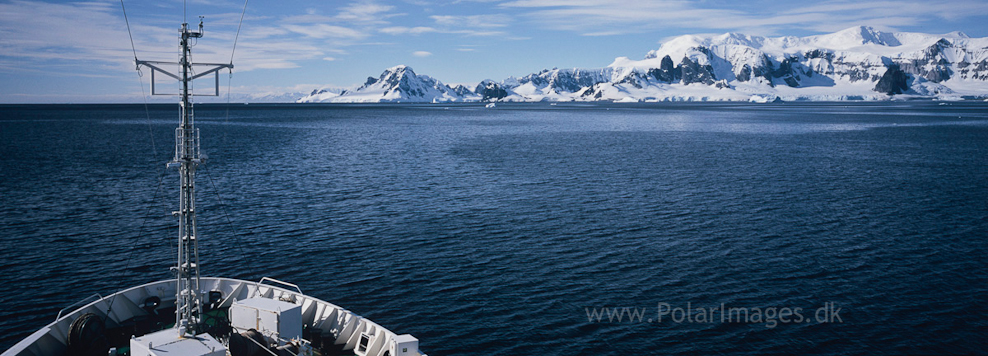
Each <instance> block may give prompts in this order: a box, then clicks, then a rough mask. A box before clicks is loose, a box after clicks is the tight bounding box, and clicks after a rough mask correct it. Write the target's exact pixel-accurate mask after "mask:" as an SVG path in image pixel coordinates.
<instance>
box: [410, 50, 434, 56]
mask: <svg viewBox="0 0 988 356" xmlns="http://www.w3.org/2000/svg"><path fill="white" fill-rule="evenodd" d="M412 55H413V56H416V57H422V58H425V57H428V56H431V55H432V53H429V52H426V51H415V52H412Z"/></svg>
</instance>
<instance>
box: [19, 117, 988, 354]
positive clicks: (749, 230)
mask: <svg viewBox="0 0 988 356" xmlns="http://www.w3.org/2000/svg"><path fill="white" fill-rule="evenodd" d="M196 114H197V116H198V119H197V120H198V121H197V124H198V127H199V128H200V130H201V133H202V134H201V135H202V142H203V147H202V150H203V152H205V153H206V154H208V157H209V159H208V163H207V164H206V166H205V167H203V168H202V169H201V170H200V175H199V181H198V183H199V185H198V187H199V204H200V205H199V219H200V220H199V222H200V235H201V236H202V237H201V238H202V246H201V248H202V249H203V250H204V252H203V254H204V260H203V262H202V264H203V272H204V274H206V275H211V276H226V277H233V278H242V279H250V280H256V279H260V277H262V276H270V277H274V278H278V279H282V280H286V281H291V282H294V283H297V284H299V285H300V286H301V288H302V290H303V291H305V292H306V293H307V294H311V295H313V296H316V297H318V298H321V299H324V300H327V301H330V302H333V303H336V304H338V305H341V306H343V307H346V308H348V309H350V310H353V311H355V312H357V313H359V314H361V315H363V316H365V317H368V318H371V319H372V320H374V321H376V322H378V323H379V324H381V325H384V326H386V327H388V328H390V329H391V330H393V331H396V332H398V333H410V334H413V335H415V336H416V337H418V338H419V339H420V340H421V347H422V349H423V351H425V352H428V353H429V354H431V355H447V354H492V355H590V354H657V353H668V354H675V353H683V354H691V353H737V354H764V353H794V352H795V353H808V354H838V355H844V354H860V353H892V354H901V353H928V354H929V353H934V354H942V353H983V352H985V350H988V341H986V340H988V337H986V336H985V335H988V269H986V267H988V266H986V264H988V263H986V262H985V261H986V259H988V106H986V105H984V103H953V104H951V105H942V106H941V105H936V104H935V103H934V104H930V103H883V104H860V103H859V104H784V105H749V104H678V105H672V104H665V105H616V104H615V105H575V104H569V105H567V104H559V105H558V106H549V105H543V104H518V105H499V106H498V108H497V109H493V110H491V109H484V108H483V107H482V106H479V105H455V106H436V105H409V106H396V105H383V106H352V105H351V106H295V105H267V106H263V105H249V106H236V107H234V108H232V109H230V110H229V111H227V109H226V108H225V107H215V106H212V107H211V106H205V105H200V106H199V107H197V110H196ZM176 124H177V106H175V105H168V106H152V107H151V109H150V121H149V120H148V119H147V118H146V116H145V111H144V107H143V106H128V105H119V106H114V105H93V106H2V107H0V203H2V204H0V246H2V249H0V275H2V276H3V278H4V280H3V282H2V288H0V290H2V291H3V292H2V293H0V349H6V348H7V347H10V346H11V345H13V344H14V343H15V342H16V341H17V340H19V339H21V338H23V337H25V336H27V335H28V334H30V333H31V332H33V331H34V330H37V329H38V328H40V327H41V326H43V325H45V324H46V323H48V322H50V321H51V320H53V319H54V316H55V314H57V313H58V310H59V309H61V308H62V307H64V306H66V305H68V304H71V303H73V302H75V301H77V300H79V299H82V298H84V297H86V296H88V295H91V294H93V293H101V294H103V295H106V294H109V293H112V292H113V291H116V290H119V289H122V288H126V287H129V286H132V285H137V284H142V283H146V282H150V281H155V280H159V279H165V278H169V274H168V267H169V265H170V264H171V263H172V262H173V261H172V259H173V258H174V248H175V247H174V242H175V240H176V235H177V228H176V227H175V226H174V225H175V221H174V219H173V218H171V217H170V216H169V213H170V212H171V211H172V210H174V209H175V208H174V207H175V205H176V204H177V202H178V193H177V173H176V172H175V171H173V170H165V169H164V167H165V164H164V163H165V162H166V161H168V160H169V158H170V156H171V154H172V150H173V146H172V145H173V142H174V138H173V134H174V131H173V130H174V126H175V125H176ZM162 174H164V175H163V176H162ZM159 177H163V178H162V179H161V185H160V189H158V187H159V184H158V183H159ZM224 203H225V204H224ZM145 216H149V218H148V219H147V220H145ZM141 231H143V232H144V233H143V234H140V232H141ZM827 303H833V304H827ZM722 304H723V305H725V307H726V308H732V307H735V308H748V310H749V311H750V310H753V309H754V308H758V309H759V310H767V309H769V308H775V309H773V310H775V311H779V310H782V309H783V308H789V309H790V310H794V309H795V308H800V310H801V314H802V316H803V317H804V318H805V320H803V321H801V322H795V321H794V320H793V319H794V317H790V318H787V319H788V320H789V322H783V321H782V320H781V319H780V318H781V315H779V314H777V313H773V314H774V318H772V320H774V322H767V320H768V319H769V318H768V312H767V311H766V313H765V316H764V319H763V320H762V321H761V322H756V321H754V320H749V322H737V321H735V322H722V319H721V316H722V315H721V314H716V313H717V311H716V310H715V311H713V312H709V313H711V315H713V316H714V317H712V318H710V320H706V321H705V322H703V321H699V320H697V319H696V317H697V314H696V313H697V309H698V308H703V309H706V310H709V309H710V308H714V309H717V308H720V306H721V305H722ZM661 305H667V306H668V307H667V308H668V309H670V310H671V309H673V308H683V309H685V308H687V306H689V307H690V308H691V309H690V312H689V314H691V317H690V319H688V320H684V319H679V321H678V322H677V321H676V319H674V318H673V317H675V316H677V314H676V313H671V314H668V315H663V316H662V317H663V319H662V320H661V321H659V320H658V318H659V316H660V315H659V308H660V306H661ZM825 305H832V306H833V307H832V309H837V308H839V309H840V312H839V313H838V315H839V319H840V322H838V321H837V320H832V321H833V322H818V320H817V319H815V318H814V314H815V313H816V312H817V311H818V308H821V307H824V306H825ZM615 307H628V308H632V309H634V308H637V309H638V310H644V314H642V315H643V317H642V319H641V320H637V319H636V320H635V321H633V322H629V321H628V317H627V316H624V318H623V320H622V321H620V322H618V321H617V320H614V321H613V322H608V321H607V318H606V316H605V317H603V318H602V320H601V321H597V320H591V319H593V318H592V315H590V316H589V317H588V313H590V314H593V312H594V311H595V310H596V311H597V312H604V310H603V309H600V308H615ZM595 308H596V309H595ZM608 310H610V309H608ZM618 310H620V309H618ZM678 316H680V317H681V316H683V314H679V315H678ZM691 320H692V321H691ZM824 321H827V320H824Z"/></svg>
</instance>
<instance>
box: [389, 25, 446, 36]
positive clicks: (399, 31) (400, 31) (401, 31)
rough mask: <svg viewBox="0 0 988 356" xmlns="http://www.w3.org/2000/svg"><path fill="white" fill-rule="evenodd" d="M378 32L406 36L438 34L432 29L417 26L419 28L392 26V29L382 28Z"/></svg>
mask: <svg viewBox="0 0 988 356" xmlns="http://www.w3.org/2000/svg"><path fill="white" fill-rule="evenodd" d="M378 31H379V32H381V33H385V34H389V35H406V34H411V35H421V34H423V33H430V32H440V31H439V30H438V29H435V28H432V27H424V26H419V27H405V26H392V27H385V28H382V29H380V30H378Z"/></svg>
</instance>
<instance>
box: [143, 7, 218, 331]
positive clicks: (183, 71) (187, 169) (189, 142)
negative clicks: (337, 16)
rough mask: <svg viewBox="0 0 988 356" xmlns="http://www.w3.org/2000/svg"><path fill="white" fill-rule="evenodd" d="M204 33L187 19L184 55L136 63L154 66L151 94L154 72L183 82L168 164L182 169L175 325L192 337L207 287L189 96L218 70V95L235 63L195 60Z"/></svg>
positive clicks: (181, 38) (196, 133)
mask: <svg viewBox="0 0 988 356" xmlns="http://www.w3.org/2000/svg"><path fill="white" fill-rule="evenodd" d="M202 35H203V30H202V18H201V17H200V20H199V30H198V31H193V30H191V29H189V24H188V23H183V24H182V27H181V28H180V29H179V46H180V47H181V52H182V53H181V56H180V57H179V61H178V63H174V62H158V61H141V60H137V61H136V62H137V66H138V68H140V66H147V67H149V68H151V94H152V95H168V94H159V93H157V92H156V90H155V79H154V76H155V73H156V72H161V73H162V74H165V75H166V76H169V77H172V78H174V79H177V80H178V81H179V83H180V87H179V94H178V95H179V96H181V102H180V105H181V113H180V116H181V118H180V119H181V120H180V122H179V126H178V128H176V129H175V156H174V157H173V159H172V161H171V162H169V163H168V167H178V172H179V184H180V189H179V209H178V210H177V211H174V212H172V215H173V216H175V217H177V218H178V262H177V264H176V267H173V271H175V274H176V277H175V278H176V283H177V288H176V289H177V293H176V299H175V306H176V311H175V326H176V328H177V329H178V334H179V336H180V337H192V336H195V335H197V334H198V333H199V332H200V330H199V329H200V321H201V317H202V299H203V298H202V297H203V294H204V291H203V290H201V289H200V286H199V241H198V235H197V230H196V181H195V179H196V168H197V167H198V166H199V164H200V163H201V162H202V160H201V158H200V156H199V129H197V128H196V127H195V118H194V114H193V110H192V102H191V100H190V98H191V97H192V96H193V93H192V86H191V83H192V81H193V80H195V79H197V78H200V77H202V76H204V75H207V74H210V73H216V91H215V94H205V95H208V96H218V95H219V74H218V72H219V70H221V69H224V68H226V69H230V70H232V69H233V63H230V64H220V63H192V62H191V60H190V58H191V55H192V49H191V45H190V43H189V40H190V39H198V38H201V37H202ZM162 64H177V65H178V73H177V74H175V73H171V72H169V71H167V70H164V69H162V68H161V67H159V66H158V65H162ZM194 66H205V67H207V68H205V70H203V71H200V72H199V73H195V71H194V70H193V67H194Z"/></svg>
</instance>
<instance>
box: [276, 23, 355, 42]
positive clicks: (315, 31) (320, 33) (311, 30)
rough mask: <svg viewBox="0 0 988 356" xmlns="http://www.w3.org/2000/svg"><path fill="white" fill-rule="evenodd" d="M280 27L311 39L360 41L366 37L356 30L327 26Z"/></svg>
mask: <svg viewBox="0 0 988 356" xmlns="http://www.w3.org/2000/svg"><path fill="white" fill-rule="evenodd" d="M282 27H284V28H285V29H287V30H289V31H292V32H295V33H298V34H302V35H306V36H309V37H313V38H347V39H362V38H364V37H367V34H365V33H363V32H361V31H358V30H354V29H350V28H346V27H342V26H334V25H327V24H312V25H282Z"/></svg>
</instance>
